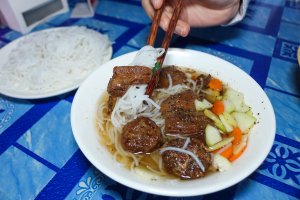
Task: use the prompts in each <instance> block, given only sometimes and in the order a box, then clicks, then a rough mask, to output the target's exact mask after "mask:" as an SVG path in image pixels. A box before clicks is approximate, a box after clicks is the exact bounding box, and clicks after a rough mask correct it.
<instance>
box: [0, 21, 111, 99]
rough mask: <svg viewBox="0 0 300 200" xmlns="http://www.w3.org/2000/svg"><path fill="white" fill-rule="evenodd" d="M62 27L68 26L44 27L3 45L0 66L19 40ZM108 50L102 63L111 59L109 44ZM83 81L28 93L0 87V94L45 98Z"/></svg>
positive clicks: (65, 91) (58, 93)
mask: <svg viewBox="0 0 300 200" xmlns="http://www.w3.org/2000/svg"><path fill="white" fill-rule="evenodd" d="M64 28H68V27H59V28H51V29H46V30H43V31H38V32H33V33H30V34H28V35H25V36H22V37H20V38H18V39H16V40H14V41H12V42H10V43H9V44H7V45H6V46H4V47H3V48H2V49H0V58H1V59H0V66H2V65H3V64H4V63H5V62H6V61H7V58H8V55H9V54H10V52H11V51H12V50H13V49H14V48H16V46H17V44H18V43H19V42H21V41H22V40H24V39H25V37H27V36H34V35H35V34H40V33H43V32H54V31H57V30H60V29H64ZM108 51H109V53H108V54H107V56H106V57H104V58H103V61H104V63H105V62H107V61H109V60H110V59H111V56H112V47H111V46H110V48H109V50H108ZM101 64H103V63H100V64H99V66H101ZM85 78H86V77H85ZM83 81H84V79H80V80H78V81H76V82H73V83H72V84H71V85H68V86H62V87H58V88H57V89H55V90H52V91H48V92H42V91H32V92H31V93H29V92H24V91H22V90H10V89H6V88H1V87H0V94H4V95H6V96H9V97H14V98H20V99H40V98H47V97H53V96H57V95H60V94H64V93H67V92H70V91H72V90H74V89H77V88H78V87H79V86H80V84H81V83H82V82H83Z"/></svg>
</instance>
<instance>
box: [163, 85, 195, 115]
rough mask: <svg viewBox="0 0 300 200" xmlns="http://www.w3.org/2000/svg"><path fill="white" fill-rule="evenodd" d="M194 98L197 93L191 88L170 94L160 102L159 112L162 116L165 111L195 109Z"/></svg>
mask: <svg viewBox="0 0 300 200" xmlns="http://www.w3.org/2000/svg"><path fill="white" fill-rule="evenodd" d="M196 98H197V95H196V94H195V93H193V92H192V91H191V90H187V91H184V92H181V93H179V94H175V95H172V96H170V97H168V98H167V99H166V100H164V101H163V102H162V104H161V107H160V112H161V113H162V115H163V116H164V115H166V113H167V112H171V111H172V112H174V111H176V110H183V111H196V108H195V99H196Z"/></svg>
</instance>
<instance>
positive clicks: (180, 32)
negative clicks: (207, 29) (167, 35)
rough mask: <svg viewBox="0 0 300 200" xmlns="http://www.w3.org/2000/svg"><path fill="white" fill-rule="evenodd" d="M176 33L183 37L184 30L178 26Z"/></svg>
mask: <svg viewBox="0 0 300 200" xmlns="http://www.w3.org/2000/svg"><path fill="white" fill-rule="evenodd" d="M175 33H177V34H178V35H180V36H182V33H183V28H182V27H181V26H176V27H175Z"/></svg>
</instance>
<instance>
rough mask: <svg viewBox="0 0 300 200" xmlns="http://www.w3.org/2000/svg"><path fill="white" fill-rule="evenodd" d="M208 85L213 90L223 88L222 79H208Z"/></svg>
mask: <svg viewBox="0 0 300 200" xmlns="http://www.w3.org/2000/svg"><path fill="white" fill-rule="evenodd" d="M208 87H209V88H211V89H213V90H218V91H221V90H222V89H223V85H222V81H220V80H219V79H217V78H213V79H210V81H209V83H208Z"/></svg>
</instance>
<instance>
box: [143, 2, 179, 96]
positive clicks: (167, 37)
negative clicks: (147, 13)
mask: <svg viewBox="0 0 300 200" xmlns="http://www.w3.org/2000/svg"><path fill="white" fill-rule="evenodd" d="M182 3H183V0H177V1H176V4H175V8H174V12H173V15H172V18H171V20H170V23H169V27H168V29H167V31H166V34H165V37H164V39H163V42H162V46H161V47H162V48H164V49H165V52H164V53H163V55H161V56H160V57H159V58H158V59H157V62H156V64H155V67H154V68H153V71H152V77H151V80H150V82H149V83H148V85H147V89H146V94H147V95H149V96H151V95H152V92H153V90H154V89H155V87H156V85H157V83H158V79H159V74H160V71H161V68H162V65H163V62H164V59H165V57H166V54H167V51H168V48H169V45H170V42H171V39H172V36H173V33H174V30H175V27H176V24H177V21H178V18H179V15H180V12H181V8H182ZM164 4H165V1H164V2H163V5H162V6H161V8H160V9H159V10H157V11H156V12H155V15H154V17H153V21H152V25H151V29H150V33H149V36H148V40H147V45H151V46H154V42H155V39H156V34H157V30H158V26H159V24H160V18H161V15H162V12H163V10H164Z"/></svg>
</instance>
